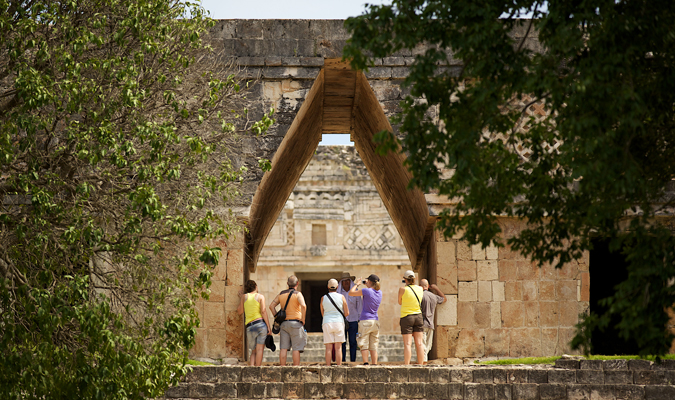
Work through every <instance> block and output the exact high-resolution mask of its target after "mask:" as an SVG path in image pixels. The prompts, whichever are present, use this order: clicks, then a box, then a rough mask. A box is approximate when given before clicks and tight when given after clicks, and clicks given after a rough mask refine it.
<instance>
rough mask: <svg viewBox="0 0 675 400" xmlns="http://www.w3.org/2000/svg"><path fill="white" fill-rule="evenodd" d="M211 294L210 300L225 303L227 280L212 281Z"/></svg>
mask: <svg viewBox="0 0 675 400" xmlns="http://www.w3.org/2000/svg"><path fill="white" fill-rule="evenodd" d="M209 290H210V291H211V294H210V295H209V301H210V302H218V303H221V304H222V303H223V301H224V300H225V282H224V281H216V280H214V281H211V287H209Z"/></svg>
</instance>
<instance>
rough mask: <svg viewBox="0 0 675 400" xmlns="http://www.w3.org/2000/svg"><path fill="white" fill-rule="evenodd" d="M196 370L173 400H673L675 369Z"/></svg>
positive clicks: (171, 393)
mask: <svg viewBox="0 0 675 400" xmlns="http://www.w3.org/2000/svg"><path fill="white" fill-rule="evenodd" d="M559 361H561V362H559V363H556V367H553V366H550V365H544V366H541V365H540V366H528V365H518V366H503V367H500V366H485V365H483V366H457V367H453V366H402V365H396V366H395V365H378V366H362V365H355V366H341V367H337V366H332V367H327V366H307V365H303V366H299V367H292V366H286V367H280V366H262V367H249V366H242V365H231V366H212V367H194V369H193V371H192V372H191V373H189V374H188V375H187V376H186V377H185V379H184V380H183V382H181V383H180V384H179V385H178V386H176V387H172V388H169V390H167V391H166V393H165V398H166V399H183V400H188V399H190V400H191V399H225V398H232V399H234V398H236V399H282V398H283V399H449V400H596V399H597V400H624V399H630V400H673V399H675V386H673V384H674V383H675V363H673V362H664V363H662V364H653V363H650V362H649V361H644V360H630V361H627V360H612V361H604V362H603V361H579V360H559Z"/></svg>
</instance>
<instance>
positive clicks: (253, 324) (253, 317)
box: [237, 280, 272, 366]
mask: <svg viewBox="0 0 675 400" xmlns="http://www.w3.org/2000/svg"><path fill="white" fill-rule="evenodd" d="M244 290H245V291H246V293H243V292H241V291H240V292H239V297H240V299H241V301H240V302H239V307H237V312H238V313H239V315H241V314H244V320H245V323H246V342H247V343H248V346H249V348H250V349H251V357H250V359H249V364H250V365H255V366H260V365H261V364H262V358H263V350H264V349H265V339H266V338H267V335H269V334H270V332H271V331H272V330H271V329H270V323H269V321H268V319H267V312H266V311H265V296H263V295H261V294H260V293H258V285H257V284H256V283H255V281H252V280H249V281H248V282H246V285H244Z"/></svg>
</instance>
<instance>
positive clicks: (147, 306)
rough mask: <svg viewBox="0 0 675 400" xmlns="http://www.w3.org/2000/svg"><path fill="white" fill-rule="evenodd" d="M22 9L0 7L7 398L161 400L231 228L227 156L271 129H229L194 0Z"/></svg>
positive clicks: (236, 94)
mask: <svg viewBox="0 0 675 400" xmlns="http://www.w3.org/2000/svg"><path fill="white" fill-rule="evenodd" d="M19 3H20V2H19ZM19 3H16V2H7V1H4V2H3V0H0V9H2V10H3V11H4V12H3V13H0V46H2V47H1V51H0V309H2V310H3V312H2V313H0V314H1V315H0V343H1V345H0V352H1V355H2V358H3V361H2V362H0V397H2V398H28V399H31V398H32V399H42V398H106V399H107V398H113V399H114V398H119V399H140V398H145V397H152V398H154V397H160V396H161V395H162V393H163V391H164V390H165V389H166V387H167V386H168V385H170V384H175V383H177V382H178V381H179V380H180V378H181V376H182V374H184V373H185V372H186V369H185V368H184V363H185V361H186V357H187V350H188V349H189V348H190V346H192V344H193V343H194V335H195V327H196V326H197V325H198V323H199V322H198V318H197V315H196V312H195V311H194V308H193V307H194V303H195V301H197V300H198V299H199V298H200V296H202V295H207V293H206V291H205V290H206V289H207V288H208V287H209V285H210V278H211V276H212V271H211V270H212V268H213V266H214V265H216V264H217V263H218V260H219V257H220V249H219V248H217V247H208V246H207V245H208V243H210V242H211V241H212V240H216V239H222V238H223V236H224V238H225V239H227V238H229V237H230V235H232V234H234V232H235V231H236V230H237V226H238V224H237V221H236V220H235V217H234V215H233V213H232V211H231V210H230V205H231V204H232V201H233V199H234V198H235V197H236V196H237V195H238V193H239V190H238V187H239V185H240V184H241V181H242V180H243V174H244V173H245V172H246V169H245V167H242V168H243V169H240V168H237V169H235V168H234V167H233V165H232V162H231V161H230V160H229V158H228V153H229V152H228V150H229V146H230V145H231V143H233V142H234V137H235V135H239V136H241V135H246V134H253V133H254V134H264V133H265V131H266V130H267V129H268V128H269V126H270V125H271V124H272V123H273V122H274V121H273V120H272V119H271V113H270V114H267V115H265V118H264V119H263V120H262V121H240V120H238V119H237V117H236V115H237V114H238V115H242V116H243V115H245V114H244V113H243V112H242V107H241V106H240V104H239V102H240V100H241V99H242V98H243V96H244V93H243V92H244V91H245V90H242V88H244V87H246V86H245V85H242V84H241V83H240V82H239V81H238V80H237V78H236V77H235V76H234V75H233V71H232V70H230V69H228V68H225V67H223V66H219V65H213V64H209V63H208V60H210V59H211V57H208V56H206V57H204V55H205V54H206V53H207V52H208V51H209V50H208V46H207V44H206V43H205V39H204V38H205V37H207V34H206V33H207V29H209V28H210V27H212V26H213V23H214V22H213V21H211V20H209V19H206V18H204V10H203V9H202V8H201V6H200V5H199V4H197V3H188V2H184V1H182V0H140V1H138V0H134V1H131V0H84V1H77V2H75V1H60V2H53V1H43V0H37V1H32V2H30V6H29V7H27V8H26V7H23V3H21V7H20V6H19ZM196 55H199V57H196ZM216 77H227V78H225V79H222V78H221V79H216ZM221 110H234V111H233V112H231V113H230V112H227V113H225V112H222V111H221ZM247 124H250V125H247ZM251 125H252V126H253V128H252V129H251ZM247 128H248V129H247ZM195 241H198V242H199V243H198V244H196V243H193V242H195ZM197 248H203V249H204V250H203V251H198V250H195V249H197Z"/></svg>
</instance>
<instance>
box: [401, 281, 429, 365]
mask: <svg viewBox="0 0 675 400" xmlns="http://www.w3.org/2000/svg"><path fill="white" fill-rule="evenodd" d="M403 283H405V285H404V286H403V287H401V288H399V289H398V304H400V305H401V335H403V363H404V364H405V365H408V364H410V358H411V357H412V340H413V338H414V339H415V350H416V351H417V364H419V365H423V364H424V342H423V338H424V320H423V318H422V296H423V294H424V290H423V289H422V287H421V286H418V285H415V273H414V272H413V271H411V270H407V271H405V272H404V273H403Z"/></svg>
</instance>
